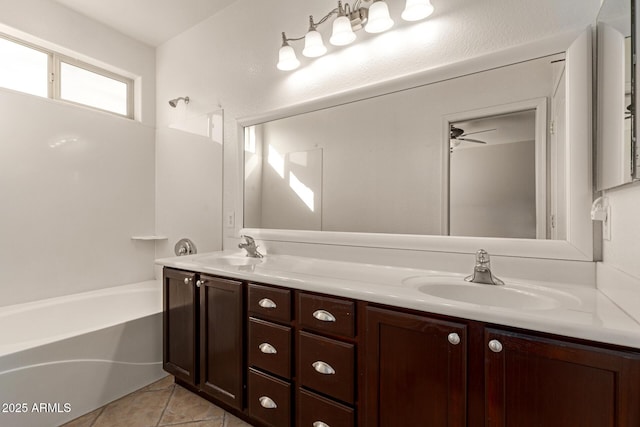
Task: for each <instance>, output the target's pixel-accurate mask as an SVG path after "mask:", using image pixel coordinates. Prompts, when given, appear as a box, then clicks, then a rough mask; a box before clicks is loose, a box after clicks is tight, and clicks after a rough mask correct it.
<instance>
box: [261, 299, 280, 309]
mask: <svg viewBox="0 0 640 427" xmlns="http://www.w3.org/2000/svg"><path fill="white" fill-rule="evenodd" d="M258 305H259V306H260V307H262V308H276V307H277V305H276V303H275V302H273V301H271V300H270V299H269V298H262V299H261V300H260V301H258Z"/></svg>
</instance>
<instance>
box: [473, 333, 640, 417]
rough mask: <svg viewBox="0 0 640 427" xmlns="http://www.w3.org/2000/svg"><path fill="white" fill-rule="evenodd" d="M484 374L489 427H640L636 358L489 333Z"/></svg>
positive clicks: (639, 359)
mask: <svg viewBox="0 0 640 427" xmlns="http://www.w3.org/2000/svg"><path fill="white" fill-rule="evenodd" d="M490 343H491V347H489V344H490ZM485 369H486V371H485V381H486V396H485V399H486V400H485V406H486V417H487V420H486V421H487V422H486V426H491V427H503V426H509V427H534V426H536V427H537V426H544V427H567V426H580V427H628V426H640V381H639V378H640V356H639V355H637V354H633V353H625V352H620V351H612V350H608V349H602V348H598V347H590V346H587V345H580V344H574V343H568V342H563V341H560V340H552V339H546V338H540V337H535V336H529V335H524V334H517V333H511V332H504V331H500V330H497V329H486V330H485Z"/></svg>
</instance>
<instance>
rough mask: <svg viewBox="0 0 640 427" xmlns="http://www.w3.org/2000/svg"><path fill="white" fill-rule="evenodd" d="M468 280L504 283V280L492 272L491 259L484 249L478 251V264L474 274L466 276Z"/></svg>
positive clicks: (489, 283)
mask: <svg viewBox="0 0 640 427" xmlns="http://www.w3.org/2000/svg"><path fill="white" fill-rule="evenodd" d="M464 280H466V281H467V282H473V283H483V284H485V285H504V282H503V281H502V280H500V279H498V278H497V277H496V276H494V275H493V273H491V259H490V258H489V253H488V252H487V251H485V250H484V249H480V250H479V251H478V252H476V265H475V267H473V274H472V275H470V276H467V277H465V278H464Z"/></svg>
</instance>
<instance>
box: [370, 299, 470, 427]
mask: <svg viewBox="0 0 640 427" xmlns="http://www.w3.org/2000/svg"><path fill="white" fill-rule="evenodd" d="M366 319H367V320H366V322H367V329H366V338H365V347H366V349H365V354H366V356H365V357H366V376H365V380H366V384H365V389H366V390H367V391H366V393H367V396H366V409H365V418H366V419H365V423H364V424H365V425H366V426H368V427H395V426H438V427H463V426H466V381H467V380H466V364H467V363H466V352H467V350H466V348H467V343H466V341H467V337H466V326H465V325H464V324H460V323H454V322H448V321H443V320H437V319H431V318H428V317H425V316H418V315H414V314H407V313H402V312H396V311H392V310H387V309H381V308H376V307H367V313H366ZM454 334H455V335H454ZM450 341H451V342H450Z"/></svg>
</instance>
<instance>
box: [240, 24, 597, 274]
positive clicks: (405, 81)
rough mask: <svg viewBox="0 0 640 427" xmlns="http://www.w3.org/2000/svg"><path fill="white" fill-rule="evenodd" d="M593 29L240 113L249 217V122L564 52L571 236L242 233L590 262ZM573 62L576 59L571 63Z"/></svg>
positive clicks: (285, 239) (316, 241)
mask: <svg viewBox="0 0 640 427" xmlns="http://www.w3.org/2000/svg"><path fill="white" fill-rule="evenodd" d="M591 31H592V30H591V28H587V29H586V30H584V31H579V32H575V31H574V32H570V33H565V34H562V35H558V36H554V37H551V38H548V39H544V40H539V41H536V42H533V43H529V44H526V45H522V46H517V47H513V48H509V49H506V50H503V51H499V52H495V53H491V54H487V55H482V56H479V57H475V58H471V59H468V60H464V61H461V62H457V63H454V64H450V65H446V66H442V67H437V68H434V69H430V70H426V71H424V72H420V73H417V74H414V75H409V76H404V77H401V78H397V79H392V80H389V81H385V82H382V83H379V84H375V85H371V86H367V87H364V88H359V89H355V90H350V91H345V92H341V93H337V94H334V95H331V96H328V97H325V98H321V99H315V100H312V101H308V102H304V103H301V104H297V105H293V106H290V107H285V108H281V109H278V110H275V111H271V112H268V113H265V114H260V115H256V116H251V117H245V118H240V119H238V120H237V124H238V133H237V135H238V144H237V150H238V153H237V154H238V157H237V158H238V163H239V164H238V175H237V179H238V191H239V193H238V194H239V195H240V197H238V199H237V203H236V206H235V210H236V212H237V213H239V214H240V216H239V217H240V218H244V206H243V205H244V194H243V188H244V128H245V127H248V126H252V125H257V124H260V123H264V122H267V121H272V120H278V119H282V118H285V117H289V116H293V115H297V114H302V113H307V112H311V111H315V110H319V109H324V108H328V107H332V106H336V105H341V104H345V103H349V102H355V101H358V100H362V99H365V98H370V97H373V96H380V95H383V94H387V93H391V92H396V91H400V90H405V89H409V88H412V87H416V86H421V85H427V84H431V83H435V82H438V81H442V80H445V79H450V78H453V77H460V76H464V75H468V74H473V73H477V72H480V71H484V70H489V69H493V68H498V67H502V66H505V65H509V64H514V63H518V62H523V61H527V60H530V59H534V58H540V57H543V56H549V55H553V54H557V53H561V52H566V63H567V66H566V71H565V72H566V73H567V74H566V75H567V101H566V114H567V130H566V131H567V134H566V137H567V141H568V143H567V144H566V146H567V153H566V158H567V159H568V161H567V168H566V170H567V176H566V178H567V182H568V183H569V187H568V188H567V201H566V202H567V206H566V209H567V222H568V223H567V240H562V241H561V240H537V239H503V238H484V237H458V236H435V235H404V234H385V233H349V232H333V231H307V230H276V229H260V228H242V229H240V228H238V227H237V228H236V233H237V235H240V234H249V235H251V236H253V237H254V238H256V239H258V240H264V241H279V242H296V243H312V244H323V245H338V246H354V247H369V248H385V249H408V250H419V251H434V252H452V253H469V254H472V253H475V251H477V250H478V248H484V249H486V250H487V251H489V253H491V254H492V255H502V256H512V257H525V258H546V259H563V260H576V261H593V259H594V257H593V253H594V251H593V248H594V241H593V236H594V225H593V223H592V221H591V218H590V208H591V202H592V200H593V179H592V143H591V126H592V95H591V92H592V81H591V64H592V62H591V61H592V53H591ZM573 64H576V65H573Z"/></svg>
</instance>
